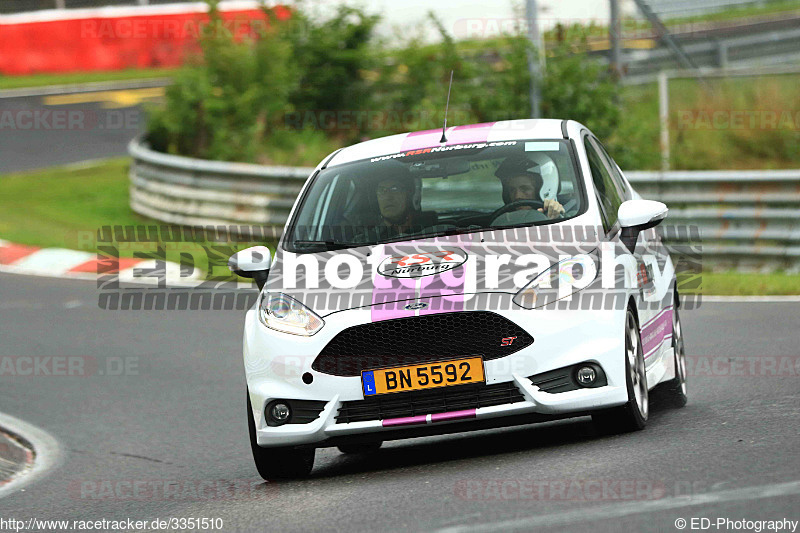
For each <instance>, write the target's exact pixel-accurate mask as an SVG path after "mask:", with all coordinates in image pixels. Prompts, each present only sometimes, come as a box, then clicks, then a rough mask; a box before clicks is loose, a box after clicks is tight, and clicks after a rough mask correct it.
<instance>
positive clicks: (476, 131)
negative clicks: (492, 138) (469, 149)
mask: <svg viewBox="0 0 800 533" xmlns="http://www.w3.org/2000/svg"><path fill="white" fill-rule="evenodd" d="M494 125H495V123H494V122H484V123H482V124H470V125H468V126H456V127H455V128H450V129H449V130H448V131H447V144H448V145H450V144H464V143H482V142H486V139H488V138H489V132H490V131H491V129H492V126H494Z"/></svg>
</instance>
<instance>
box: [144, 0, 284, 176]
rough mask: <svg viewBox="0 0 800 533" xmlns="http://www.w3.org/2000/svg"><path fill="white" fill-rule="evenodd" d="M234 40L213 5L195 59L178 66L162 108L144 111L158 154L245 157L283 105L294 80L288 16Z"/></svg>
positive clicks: (251, 157) (250, 155)
mask: <svg viewBox="0 0 800 533" xmlns="http://www.w3.org/2000/svg"><path fill="white" fill-rule="evenodd" d="M264 11H265V14H266V16H267V20H268V21H269V22H270V24H269V27H267V28H264V27H257V28H256V30H257V32H256V33H257V34H256V36H255V37H254V38H244V39H241V40H237V39H235V38H234V36H232V35H231V34H230V33H229V32H227V31H226V30H225V26H224V25H223V24H221V23H220V18H219V12H218V11H217V9H216V2H212V3H211V9H210V13H209V16H210V19H211V24H209V25H208V26H207V27H206V28H205V31H204V33H203V35H202V37H201V40H200V44H201V47H202V51H203V57H202V64H200V65H197V66H195V67H189V68H186V69H184V70H183V71H181V72H180V73H179V74H178V75H177V76H176V77H175V79H174V83H173V84H172V85H171V86H170V87H169V88H168V89H167V94H166V105H165V106H163V107H159V108H155V109H153V110H151V113H150V117H149V126H148V139H149V141H150V143H151V145H152V146H153V147H154V148H155V149H157V150H161V151H165V152H168V153H176V154H182V155H188V156H193V157H201V158H207V159H218V160H222V161H252V160H254V159H255V157H256V155H257V152H258V149H259V147H260V141H261V139H262V137H264V136H267V135H269V133H270V131H271V127H272V124H271V123H270V119H271V118H273V117H275V116H276V115H279V114H280V113H282V112H285V111H287V110H288V109H290V105H289V97H290V95H291V94H292V93H293V92H294V90H295V87H296V86H297V85H298V81H299V70H298V69H297V68H296V66H295V63H294V62H293V61H292V54H293V49H292V47H291V45H290V39H288V38H287V35H288V34H289V33H291V32H292V31H293V28H294V24H295V23H294V21H286V22H282V23H277V21H276V19H275V16H274V14H273V13H272V12H271V11H270V10H267V9H265V10H264Z"/></svg>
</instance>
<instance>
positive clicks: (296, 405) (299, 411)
mask: <svg viewBox="0 0 800 533" xmlns="http://www.w3.org/2000/svg"><path fill="white" fill-rule="evenodd" d="M284 403H287V404H289V409H290V410H291V412H292V417H291V418H290V419H289V422H287V423H288V424H308V423H309V422H313V421H314V420H316V419H317V418H319V414H320V413H321V412H322V410H323V409H325V404H326V403H328V402H321V401H314V400H284Z"/></svg>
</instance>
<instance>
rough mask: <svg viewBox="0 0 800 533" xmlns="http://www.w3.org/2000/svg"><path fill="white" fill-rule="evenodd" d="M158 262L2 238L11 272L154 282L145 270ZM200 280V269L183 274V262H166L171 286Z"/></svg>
mask: <svg viewBox="0 0 800 533" xmlns="http://www.w3.org/2000/svg"><path fill="white" fill-rule="evenodd" d="M157 263H158V262H157V261H156V260H155V259H134V258H128V257H121V258H119V259H118V260H114V262H113V263H112V262H111V261H109V260H107V259H106V260H104V259H103V258H100V257H98V256H97V254H93V253H91V252H83V251H78V250H68V249H66V248H38V247H36V246H27V245H22V244H14V243H11V242H8V241H4V240H2V239H0V272H7V273H11V274H25V275H29V276H46V277H52V278H72V279H84V280H96V279H97V278H98V277H99V276H105V275H109V274H114V275H116V276H117V278H118V280H119V281H120V282H127V283H144V284H153V283H157V282H158V281H159V280H158V279H157V278H156V277H154V276H153V275H152V274H147V273H146V272H145V273H144V274H142V272H144V271H147V270H151V269H156V268H157V266H158V265H157ZM162 264H163V263H162ZM200 281H202V278H201V276H200V273H199V272H197V271H194V272H192V273H190V274H189V275H185V276H182V275H181V266H180V265H179V264H177V263H172V262H166V284H167V285H171V286H180V285H196V284H197V283H198V282H200Z"/></svg>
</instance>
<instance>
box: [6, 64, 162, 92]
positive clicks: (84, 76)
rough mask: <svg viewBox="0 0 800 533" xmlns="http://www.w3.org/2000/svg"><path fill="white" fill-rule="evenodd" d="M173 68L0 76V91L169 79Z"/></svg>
mask: <svg viewBox="0 0 800 533" xmlns="http://www.w3.org/2000/svg"><path fill="white" fill-rule="evenodd" d="M174 73H175V69H173V68H143V69H128V70H115V71H108V72H66V73H62V74H32V75H29V76H0V90H2V89H22V88H29V87H45V86H47V85H73V84H79V83H92V82H100V81H129V80H144V79H150V78H169V77H170V76H172V75H173V74H174Z"/></svg>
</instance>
